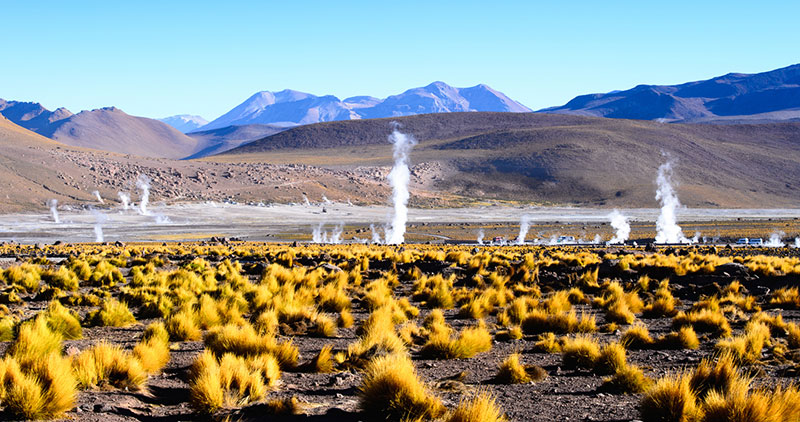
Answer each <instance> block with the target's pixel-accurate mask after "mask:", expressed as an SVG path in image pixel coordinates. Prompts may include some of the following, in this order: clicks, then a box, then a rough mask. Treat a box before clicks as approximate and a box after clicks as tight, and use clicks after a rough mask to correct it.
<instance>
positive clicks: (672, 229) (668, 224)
mask: <svg viewBox="0 0 800 422" xmlns="http://www.w3.org/2000/svg"><path fill="white" fill-rule="evenodd" d="M656 184H658V190H657V191H656V200H657V201H659V202H660V203H661V214H660V215H659V216H658V220H657V221H656V243H689V239H687V238H686V236H684V235H683V230H681V227H680V226H679V225H678V223H677V219H676V216H675V211H676V210H677V209H678V207H680V206H681V203H680V201H679V200H678V195H677V193H675V189H674V188H673V187H672V160H671V159H670V160H667V162H666V163H664V164H662V165H661V166H660V167H659V168H658V177H657V178H656Z"/></svg>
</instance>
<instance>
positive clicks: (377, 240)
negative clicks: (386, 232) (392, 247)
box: [369, 224, 383, 245]
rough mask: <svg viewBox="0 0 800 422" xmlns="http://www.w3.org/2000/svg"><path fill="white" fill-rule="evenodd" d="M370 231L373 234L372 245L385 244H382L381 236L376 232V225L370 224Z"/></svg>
mask: <svg viewBox="0 0 800 422" xmlns="http://www.w3.org/2000/svg"><path fill="white" fill-rule="evenodd" d="M369 231H370V232H371V233H372V243H375V244H378V245H379V244H381V243H383V242H381V235H380V234H378V232H377V231H376V230H375V225H374V224H370V225H369Z"/></svg>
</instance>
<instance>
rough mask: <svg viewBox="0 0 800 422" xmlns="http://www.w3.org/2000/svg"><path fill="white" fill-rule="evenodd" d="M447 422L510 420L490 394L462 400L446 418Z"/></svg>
mask: <svg viewBox="0 0 800 422" xmlns="http://www.w3.org/2000/svg"><path fill="white" fill-rule="evenodd" d="M445 420H446V422H506V421H507V420H508V419H507V418H506V417H505V415H504V414H503V411H502V410H501V409H500V407H499V406H498V405H497V401H496V400H495V398H494V397H493V396H492V395H491V394H490V393H488V392H481V393H479V394H478V395H477V396H475V397H473V398H471V399H468V400H462V401H461V402H460V403H459V404H458V407H456V409H455V410H453V411H452V412H451V413H450V414H449V415H448V416H447V417H446V418H445Z"/></svg>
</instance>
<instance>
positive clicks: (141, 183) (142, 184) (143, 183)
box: [136, 174, 150, 215]
mask: <svg viewBox="0 0 800 422" xmlns="http://www.w3.org/2000/svg"><path fill="white" fill-rule="evenodd" d="M136 187H137V188H139V191H140V192H141V195H142V199H141V200H140V201H139V214H142V215H150V211H148V210H147V203H148V202H149V201H150V178H149V177H147V175H144V174H140V175H139V177H138V178H137V179H136Z"/></svg>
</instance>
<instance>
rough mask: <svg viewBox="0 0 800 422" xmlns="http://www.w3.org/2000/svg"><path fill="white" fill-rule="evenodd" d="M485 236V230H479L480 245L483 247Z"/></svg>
mask: <svg viewBox="0 0 800 422" xmlns="http://www.w3.org/2000/svg"><path fill="white" fill-rule="evenodd" d="M484 236H485V234H484V233H483V229H480V230H478V239H477V240H478V244H479V245H483V238H484Z"/></svg>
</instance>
